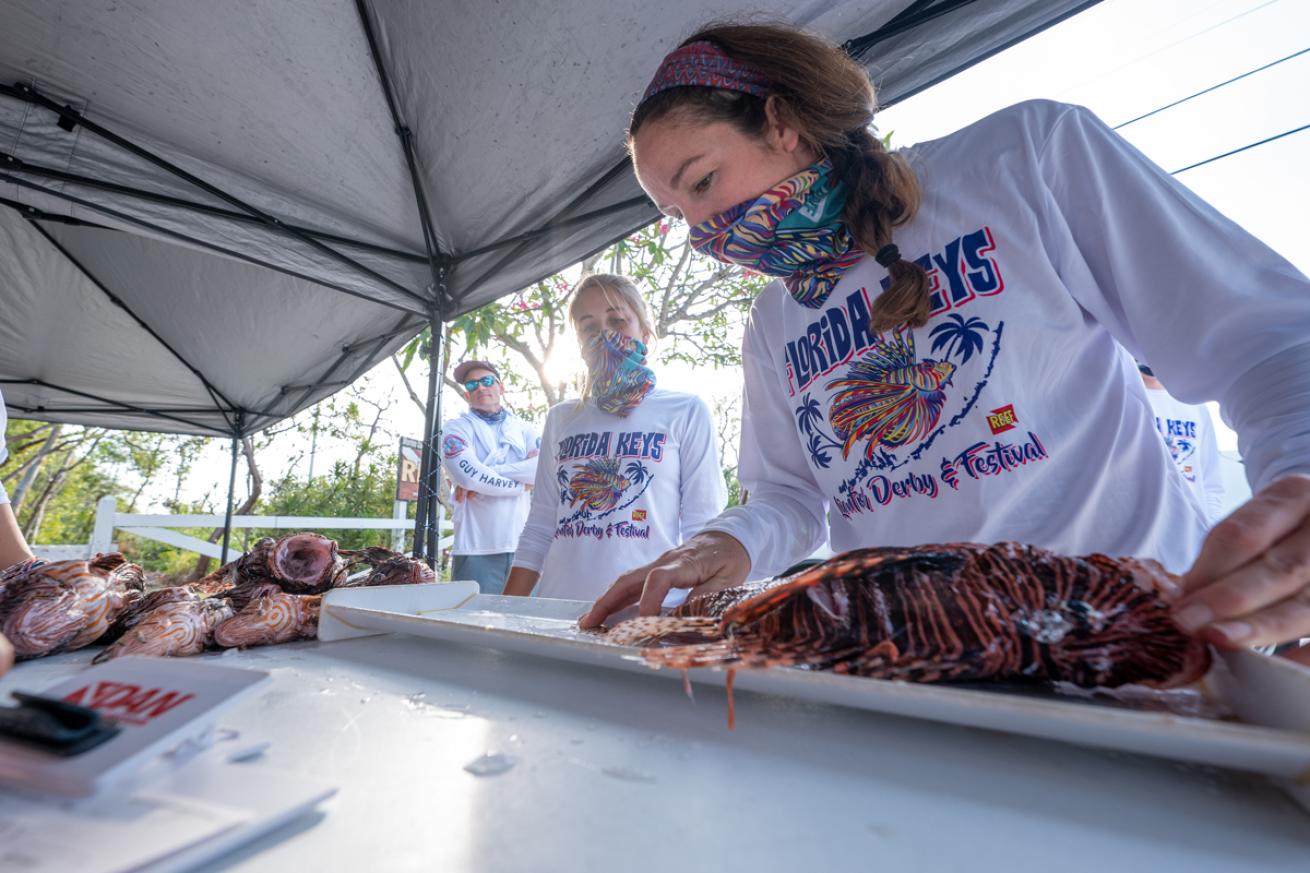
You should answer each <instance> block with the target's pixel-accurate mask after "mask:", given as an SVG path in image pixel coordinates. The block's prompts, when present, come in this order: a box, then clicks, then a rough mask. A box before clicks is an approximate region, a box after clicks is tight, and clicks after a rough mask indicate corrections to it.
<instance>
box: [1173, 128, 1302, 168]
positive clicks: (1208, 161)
mask: <svg viewBox="0 0 1310 873" xmlns="http://www.w3.org/2000/svg"><path fill="white" fill-rule="evenodd" d="M1303 130H1310V124H1303V125H1301V126H1300V127H1298V128H1294V129H1293V130H1288V131H1284V132H1283V133H1278V134H1274V135H1273V136H1270V137H1265V138H1264V139H1262V140H1260V141H1259V142H1253V143H1251V144H1249V145H1244V146H1242V147H1241V148H1236V149H1233V150H1232V151H1228V152H1224V153H1223V154H1222V155H1215V156H1214V157H1213V158H1206V159H1205V160H1204V161H1197V162H1196V163H1195V164H1188V165H1187V166H1185V167H1183V168H1182V169H1180V170H1174V171H1173V172H1171V173H1170V174H1169V175H1171V176H1177V175H1178V174H1179V173H1186V172H1187V171H1188V170H1195V169H1196V168H1197V167H1204V166H1205V165H1206V164H1212V163H1214V162H1215V161H1217V160H1219V159H1220V158H1227V157H1230V156H1232V155H1235V154H1238V153H1239V152H1244V151H1246V150H1247V149H1253V148H1255V147H1256V146H1261V145H1264V144H1265V143H1267V142H1273V141H1274V140H1276V139H1282V138H1283V137H1285V136H1291V135H1292V134H1294V133H1300V132H1301V131H1303Z"/></svg>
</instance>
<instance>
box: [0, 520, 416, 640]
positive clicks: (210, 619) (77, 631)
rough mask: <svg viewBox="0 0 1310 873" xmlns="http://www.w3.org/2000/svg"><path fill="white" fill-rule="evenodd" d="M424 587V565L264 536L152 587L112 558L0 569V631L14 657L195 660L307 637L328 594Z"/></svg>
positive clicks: (376, 551) (316, 537)
mask: <svg viewBox="0 0 1310 873" xmlns="http://www.w3.org/2000/svg"><path fill="white" fill-rule="evenodd" d="M361 567H362V568H364V569H363V570H361V571H360V572H358V573H356V574H355V575H351V571H352V570H356V569H358V568H361ZM432 581H434V576H433V573H432V570H431V569H430V568H429V567H428V566H427V564H425V563H423V562H422V561H418V560H415V559H413V558H409V557H407V556H405V555H402V554H399V553H397V552H393V551H390V550H388V549H383V548H376V547H374V548H366V549H360V550H357V551H351V550H344V549H343V550H339V549H338V548H337V544H336V541H335V540H331V539H329V538H327V537H325V536H322V535H320V534H316V533H298V534H290V535H288V536H284V537H282V538H281V539H277V540H275V539H273V538H272V537H266V538H264V539H262V540H260V541H259V542H257V543H256V544H255V546H254V548H252V549H251V550H250V551H249V552H247V553H246V554H244V555H242V556H241V557H240V558H238V559H237V560H235V561H232V562H231V563H229V564H226V565H224V566H223V567H221V568H219V569H218V570H216V571H215V572H213V573H211V574H209V575H208V576H205V577H204V578H203V579H200V580H198V581H196V582H192V583H190V584H188V585H178V586H175V587H168V588H158V589H156V590H153V591H146V589H145V575H144V573H143V572H142V570H141V568H140V567H139V566H137V565H136V564H129V563H127V562H126V561H125V560H124V559H123V556H122V555H121V554H118V553H113V554H108V555H98V556H96V557H95V558H94V559H92V560H89V561H51V562H42V561H39V560H34V561H25V562H23V563H21V564H16V565H15V566H13V567H10V568H9V569H8V570H5V571H4V572H3V573H0V633H3V634H4V635H5V636H6V637H8V638H9V641H10V642H11V643H12V644H13V646H14V652H15V654H16V655H17V656H18V657H19V658H20V659H23V658H39V657H41V656H43V655H52V654H55V653H57V652H71V651H73V650H74V649H80V648H82V647H83V646H89V645H95V644H99V645H107V646H108V648H106V649H105V650H104V651H103V652H101V653H100V654H98V655H96V657H95V661H96V662H100V661H103V660H106V659H109V658H116V657H118V656H119V655H173V656H181V655H195V654H199V653H200V652H203V651H204V650H205V649H207V648H211V647H221V648H234V647H245V646H267V645H272V644H274V643H285V642H290V641H292V640H303V639H313V638H315V637H316V636H317V635H318V616H319V610H320V607H321V604H322V600H323V592H325V591H327V590H328V589H330V588H337V587H342V586H347V585H350V586H366V585H369V586H371V585H408V584H415V583H420V582H432Z"/></svg>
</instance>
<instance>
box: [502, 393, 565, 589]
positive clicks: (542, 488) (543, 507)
mask: <svg viewBox="0 0 1310 873" xmlns="http://www.w3.org/2000/svg"><path fill="white" fill-rule="evenodd" d="M558 408H559V407H556V409H558ZM555 412H556V410H555V409H552V410H551V411H549V412H547V413H546V427H545V432H544V434H543V436H542V439H541V440H540V441H538V445H539V446H540V445H543V444H544V445H546V446H552V445H554V442H553V441H552V440H553V436H552V435H553V433H554V430H555V427H554V423H555V421H556V420H557V419H558V418H559V416H558V415H556V414H555ZM533 460H534V461H535V460H537V459H536V458H533ZM558 512H559V481H558V480H556V478H555V465H554V464H538V465H537V478H536V480H535V481H534V483H533V486H532V506H531V508H530V509H529V510H528V520H527V523H526V524H524V525H523V533H522V534H520V535H519V545H518V548H517V549H516V550H515V551H514V561H513V563H512V566H514V567H524V568H526V569H528V570H532V571H534V572H536V573H540V572H541V568H542V567H543V566H545V564H546V553H547V552H549V551H550V544H551V543H553V542H554V541H555V521H556V519H557V518H558Z"/></svg>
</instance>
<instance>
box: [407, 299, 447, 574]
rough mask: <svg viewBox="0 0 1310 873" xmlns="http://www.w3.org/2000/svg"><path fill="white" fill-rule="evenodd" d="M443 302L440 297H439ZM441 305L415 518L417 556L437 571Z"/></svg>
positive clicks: (433, 324) (433, 321)
mask: <svg viewBox="0 0 1310 873" xmlns="http://www.w3.org/2000/svg"><path fill="white" fill-rule="evenodd" d="M438 301H440V295H438ZM442 326H443V324H442V308H441V304H440V302H437V303H436V304H434V305H433V307H432V312H431V315H430V317H429V321H428V329H429V330H430V331H431V335H432V338H431V340H430V341H429V343H428V348H429V353H428V397H427V404H426V406H425V409H424V415H423V455H422V458H421V459H420V463H419V494H418V506H417V507H415V515H414V557H415V558H419V559H424V560H426V561H427V562H428V566H429V567H431V568H433V569H434V570H435V569H436V567H437V562H438V561H439V560H440V558H441V554H440V546H439V544H440V541H441V538H440V531H441V501H440V499H439V495H440V493H441V463H440V461H439V460H438V456H437V452H438V450H439V449H440V446H441V425H442V409H441V395H442V390H441V380H442V377H443V375H444V374H445V371H446V343H445V337H444V335H443V331H442Z"/></svg>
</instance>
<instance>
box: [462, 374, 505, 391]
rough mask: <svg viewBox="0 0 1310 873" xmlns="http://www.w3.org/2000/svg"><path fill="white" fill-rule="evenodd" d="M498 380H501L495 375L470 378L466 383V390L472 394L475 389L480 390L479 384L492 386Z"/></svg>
mask: <svg viewBox="0 0 1310 873" xmlns="http://www.w3.org/2000/svg"><path fill="white" fill-rule="evenodd" d="M498 381H499V380H498V379H497V378H496V377H495V376H483V377H482V378H481V379H470V380H469V381H467V382H465V383H464V390H465V391H467V392H469V393H470V394H472V393H473V392H474V391H477V390H478V386H479V385H481V386H482V387H483V388H490V387H491V386H492V385H495V384H496V382H498Z"/></svg>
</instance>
